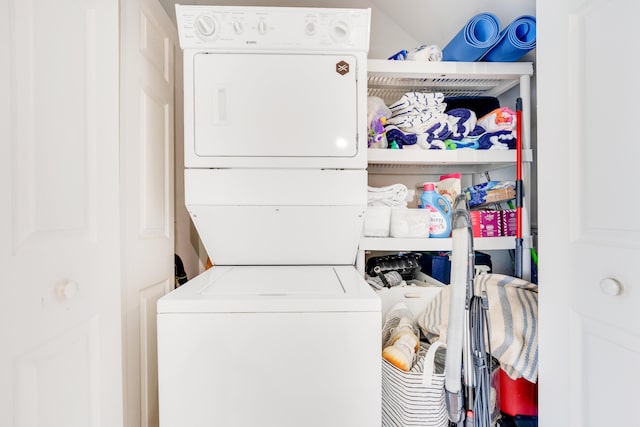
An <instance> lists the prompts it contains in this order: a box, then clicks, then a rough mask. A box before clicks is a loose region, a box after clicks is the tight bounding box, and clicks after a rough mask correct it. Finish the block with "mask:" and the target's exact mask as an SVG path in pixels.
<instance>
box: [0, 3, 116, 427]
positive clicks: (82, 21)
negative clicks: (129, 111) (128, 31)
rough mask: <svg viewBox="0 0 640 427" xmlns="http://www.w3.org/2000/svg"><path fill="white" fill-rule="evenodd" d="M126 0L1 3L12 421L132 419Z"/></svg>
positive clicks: (4, 287)
mask: <svg viewBox="0 0 640 427" xmlns="http://www.w3.org/2000/svg"><path fill="white" fill-rule="evenodd" d="M118 29H119V23H118V1H116V0H100V1H97V0H60V1H56V2H51V1H48V0H0V58H2V59H1V60H0V62H1V64H2V66H1V67H0V93H2V96H0V200H2V202H1V203H0V271H2V279H1V280H0V325H1V326H0V343H1V344H0V346H1V348H2V350H0V425H2V426H13V427H27V426H28V427H32V426H33V427H35V426H47V427H88V426H96V427H97V426H117V425H121V422H122V373H121V372H122V369H121V368H122V367H121V341H120V337H121V335H120V330H121V321H120V318H121V312H120V258H119V251H118V248H119V244H120V235H119V210H118V62H119V58H118Z"/></svg>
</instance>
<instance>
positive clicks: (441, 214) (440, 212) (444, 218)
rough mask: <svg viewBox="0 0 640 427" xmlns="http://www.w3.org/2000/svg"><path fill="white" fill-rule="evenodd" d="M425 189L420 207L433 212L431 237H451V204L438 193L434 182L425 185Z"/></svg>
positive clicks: (430, 227)
mask: <svg viewBox="0 0 640 427" xmlns="http://www.w3.org/2000/svg"><path fill="white" fill-rule="evenodd" d="M423 188H424V191H423V192H422V195H421V196H420V207H421V208H423V209H429V210H430V211H431V225H430V226H429V237H449V236H451V204H450V203H449V201H448V200H447V199H446V197H444V196H441V195H440V194H439V193H438V192H437V191H436V186H435V184H433V183H432V182H428V183H425V184H424V187H423Z"/></svg>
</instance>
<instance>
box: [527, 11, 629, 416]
mask: <svg viewBox="0 0 640 427" xmlns="http://www.w3.org/2000/svg"><path fill="white" fill-rule="evenodd" d="M639 14H640V4H639V3H637V2H627V1H624V0H617V1H608V2H607V1H602V0H600V1H598V0H595V1H582V0H571V1H565V2H557V1H551V0H538V2H537V18H538V25H539V26H540V28H539V31H538V34H539V38H538V49H537V88H538V94H537V100H538V164H539V168H538V170H539V171H540V172H539V176H538V200H539V246H540V247H539V249H540V250H539V252H540V274H539V280H540V335H539V338H540V388H539V390H540V397H539V402H540V425H541V426H543V427H552V426H558V425H562V426H574V427H591V426H593V427H599V426H608V425H625V424H629V422H631V423H633V422H632V421H630V419H631V418H630V415H629V412H628V408H630V407H633V406H634V405H635V395H636V394H637V393H634V390H636V389H637V384H638V383H639V382H640V371H639V370H638V366H639V365H640V311H639V310H638V307H639V306H640V279H639V276H638V272H637V267H638V259H640V225H639V223H638V222H637V212H638V207H639V204H638V202H637V197H636V196H635V194H634V190H633V185H634V183H635V181H636V179H637V177H636V176H635V175H637V171H638V168H637V166H636V164H637V159H638V158H639V157H640V146H639V145H638V144H637V143H636V142H635V141H634V139H633V137H629V136H630V135H632V134H633V133H634V132H633V130H632V128H633V126H634V125H635V123H637V117H636V116H637V113H636V111H637V108H636V105H635V104H636V103H635V97H636V95H637V93H638V92H639V86H640V83H639V82H638V79H637V76H636V73H635V72H634V70H636V69H637V66H638V62H639V61H638V59H637V55H634V54H631V53H630V51H628V49H629V46H628V44H629V42H630V40H633V39H634V37H635V36H634V28H635V25H636V24H635V19H636V17H637V16H638V15H639ZM625 51H626V52H625Z"/></svg>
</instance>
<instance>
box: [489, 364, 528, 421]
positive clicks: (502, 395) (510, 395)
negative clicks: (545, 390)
mask: <svg viewBox="0 0 640 427" xmlns="http://www.w3.org/2000/svg"><path fill="white" fill-rule="evenodd" d="M498 375H499V378H500V391H499V404H500V412H502V413H504V414H507V415H511V416H516V415H526V416H531V415H538V384H537V383H532V382H530V381H527V380H525V379H524V378H518V379H517V380H513V379H511V378H509V375H507V373H506V372H504V371H503V370H502V369H500V373H499V374H498Z"/></svg>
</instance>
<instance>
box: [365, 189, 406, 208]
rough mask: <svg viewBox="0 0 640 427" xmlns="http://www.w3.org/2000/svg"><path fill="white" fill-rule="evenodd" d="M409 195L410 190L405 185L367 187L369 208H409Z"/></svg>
mask: <svg viewBox="0 0 640 427" xmlns="http://www.w3.org/2000/svg"><path fill="white" fill-rule="evenodd" d="M408 194H409V190H408V189H407V186H406V185H404V184H393V185H388V186H386V187H367V204H368V205H369V206H407V196H408Z"/></svg>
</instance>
